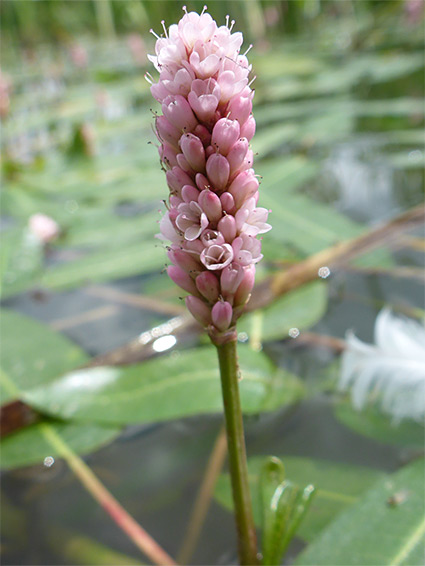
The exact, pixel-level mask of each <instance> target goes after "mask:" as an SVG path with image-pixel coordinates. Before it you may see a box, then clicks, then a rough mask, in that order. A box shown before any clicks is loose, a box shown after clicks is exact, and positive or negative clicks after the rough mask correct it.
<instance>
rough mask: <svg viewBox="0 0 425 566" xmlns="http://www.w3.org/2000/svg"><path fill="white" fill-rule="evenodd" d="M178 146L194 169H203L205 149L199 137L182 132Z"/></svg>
mask: <svg viewBox="0 0 425 566" xmlns="http://www.w3.org/2000/svg"><path fill="white" fill-rule="evenodd" d="M180 147H181V150H182V152H183V155H184V156H185V158H186V160H187V162H188V163H189V165H190V167H191V168H192V169H193V170H194V171H197V172H198V171H204V170H205V150H204V146H203V145H202V142H201V140H200V139H199V138H197V137H196V136H194V135H193V134H184V135H183V136H182V137H181V138H180Z"/></svg>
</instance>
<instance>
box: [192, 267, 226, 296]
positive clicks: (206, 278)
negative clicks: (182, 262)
mask: <svg viewBox="0 0 425 566" xmlns="http://www.w3.org/2000/svg"><path fill="white" fill-rule="evenodd" d="M196 287H197V289H198V291H199V292H200V293H201V295H203V296H204V297H205V298H206V299H207V301H209V302H210V303H214V302H215V301H216V300H217V299H218V295H219V292H220V288H219V283H218V279H217V277H216V276H215V275H214V273H211V271H203V272H202V273H200V274H199V275H198V277H197V278H196Z"/></svg>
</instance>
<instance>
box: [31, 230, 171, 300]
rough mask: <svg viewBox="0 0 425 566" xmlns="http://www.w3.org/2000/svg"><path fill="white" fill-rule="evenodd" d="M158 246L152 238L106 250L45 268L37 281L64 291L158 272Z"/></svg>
mask: <svg viewBox="0 0 425 566" xmlns="http://www.w3.org/2000/svg"><path fill="white" fill-rule="evenodd" d="M165 257H166V256H165V254H164V253H163V250H162V247H161V245H160V244H159V241H158V243H156V242H155V241H154V239H152V240H151V241H146V242H143V241H141V242H136V243H133V244H128V245H126V246H125V248H124V249H121V248H118V249H114V248H112V249H107V250H102V251H99V252H95V253H91V254H87V255H85V256H84V257H82V258H81V259H77V260H75V261H72V262H67V263H64V264H61V265H57V266H54V267H51V268H50V269H47V270H46V271H45V273H44V276H43V277H42V279H41V282H42V283H43V284H44V285H45V286H46V287H49V288H51V289H65V288H66V289H68V288H70V287H78V286H79V285H83V284H86V283H88V282H93V281H96V282H99V281H109V280H111V279H119V278H122V277H128V276H130V275H136V274H137V275H139V274H142V273H149V272H151V271H155V270H157V271H159V270H160V269H162V267H163V266H164V264H165Z"/></svg>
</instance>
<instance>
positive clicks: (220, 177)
mask: <svg viewBox="0 0 425 566" xmlns="http://www.w3.org/2000/svg"><path fill="white" fill-rule="evenodd" d="M207 175H208V179H209V180H210V181H211V183H212V185H213V187H214V189H215V190H216V191H222V190H223V189H225V187H226V185H227V181H228V180H229V175H230V166H229V162H228V161H227V159H226V158H225V157H224V156H223V155H220V154H219V153H215V154H214V155H211V156H210V157H208V161H207Z"/></svg>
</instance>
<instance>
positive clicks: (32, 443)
mask: <svg viewBox="0 0 425 566" xmlns="http://www.w3.org/2000/svg"><path fill="white" fill-rule="evenodd" d="M46 427H51V428H52V429H53V430H54V431H55V432H56V433H57V434H58V435H59V436H60V437H61V439H62V440H63V441H64V442H65V443H66V444H67V445H68V446H69V447H70V448H72V450H74V451H75V452H78V453H83V454H84V453H88V452H91V451H93V450H94V449H95V448H99V447H100V446H102V445H103V444H107V443H108V442H111V440H113V439H114V438H115V437H116V436H117V435H118V434H119V429H118V428H115V427H114V428H112V427H104V426H96V425H86V424H85V425H79V424H66V423H60V422H42V423H37V424H35V425H32V426H30V427H28V428H25V429H22V430H20V431H17V432H15V433H13V434H10V435H9V436H6V437H5V438H3V439H2V441H1V443H0V447H1V467H2V468H7V469H11V468H19V467H22V466H30V465H32V464H42V463H43V461H44V458H46V457H47V456H53V457H57V456H58V453H57V450H56V449H55V448H54V447H53V446H52V445H51V443H50V441H49V439H48V436H46V434H45V429H46Z"/></svg>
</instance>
